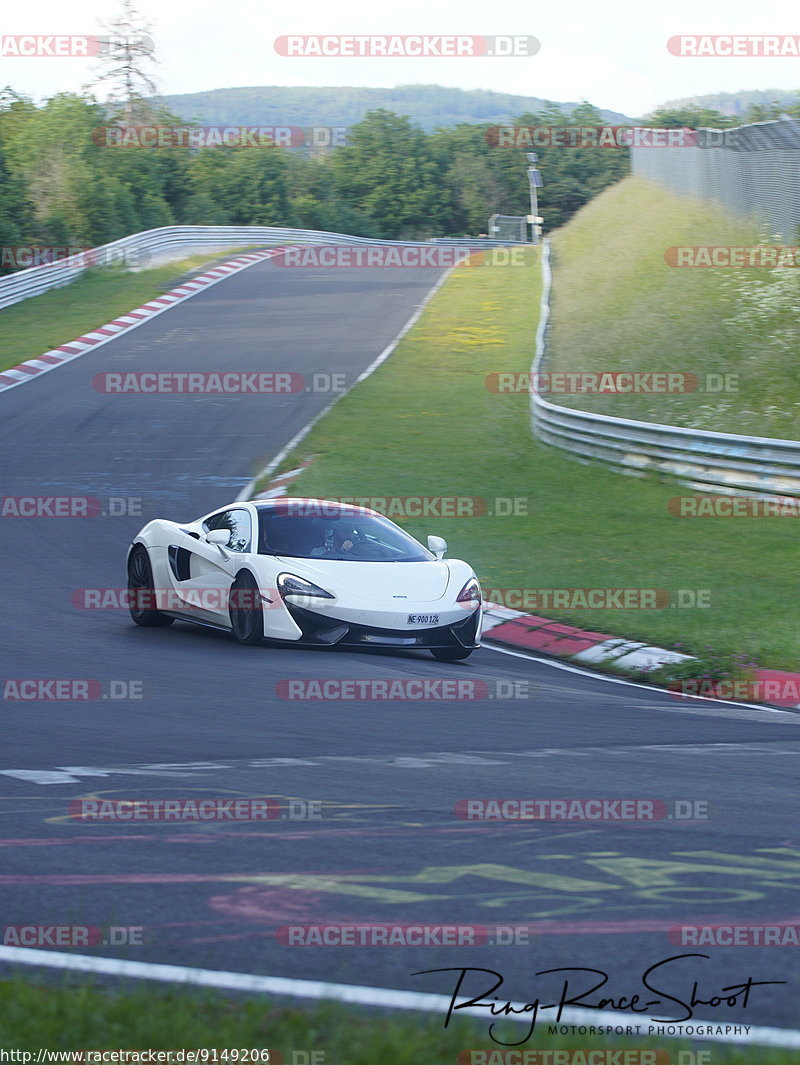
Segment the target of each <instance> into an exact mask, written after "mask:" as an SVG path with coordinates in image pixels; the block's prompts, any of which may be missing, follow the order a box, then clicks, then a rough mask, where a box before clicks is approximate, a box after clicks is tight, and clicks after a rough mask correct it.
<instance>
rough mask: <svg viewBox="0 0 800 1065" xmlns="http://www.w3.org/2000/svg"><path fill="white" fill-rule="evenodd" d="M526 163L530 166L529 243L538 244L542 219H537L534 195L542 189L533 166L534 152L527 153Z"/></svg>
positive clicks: (540, 176) (536, 158)
mask: <svg viewBox="0 0 800 1065" xmlns="http://www.w3.org/2000/svg"><path fill="white" fill-rule="evenodd" d="M526 155H527V157H528V162H529V163H530V164H531V165H530V166H529V167H528V184H529V186H530V190H531V213H530V215H529V216H528V221H529V222H530V224H531V242H532V243H533V244H538V243H539V233H540V232H541V230H540V228H539V227H540V226H541V224H542V221H543V219H541V218H540V217H539V200H538V197H537V194H536V190H537V189H540V188H541V187H542V175H541V174H540V173H539V171H538V170H537V169H536V167H535V166H534V165H533V164H534V163H535V162H536V161H537V160H538V158H539V156H538V155H537V154H536V152H527V153H526Z"/></svg>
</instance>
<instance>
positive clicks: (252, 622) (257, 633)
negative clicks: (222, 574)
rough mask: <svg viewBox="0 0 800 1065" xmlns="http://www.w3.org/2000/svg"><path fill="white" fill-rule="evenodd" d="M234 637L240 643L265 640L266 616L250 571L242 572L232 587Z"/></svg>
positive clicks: (231, 610) (229, 609) (231, 613)
mask: <svg viewBox="0 0 800 1065" xmlns="http://www.w3.org/2000/svg"><path fill="white" fill-rule="evenodd" d="M228 612H229V614H230V619H231V628H232V629H233V635H234V636H235V637H236V639H237V640H238V641H239V643H246V644H257V643H261V641H262V640H263V639H264V615H263V614H262V612H261V596H260V595H259V594H258V584H257V583H256V579H255V577H254V576H253V574H252V573H250V572H249V570H242V572H241V573H240V574H239V575H238V576H237V577H236V579H235V580H234V582H233V584H232V585H231V601H230V605H229V607H228Z"/></svg>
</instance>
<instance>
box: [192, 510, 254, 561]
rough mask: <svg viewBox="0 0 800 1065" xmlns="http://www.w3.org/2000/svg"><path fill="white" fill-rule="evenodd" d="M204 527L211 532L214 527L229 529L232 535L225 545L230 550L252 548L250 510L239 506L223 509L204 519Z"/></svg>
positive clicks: (247, 549)
mask: <svg viewBox="0 0 800 1065" xmlns="http://www.w3.org/2000/svg"><path fill="white" fill-rule="evenodd" d="M203 528H204V529H205V531H206V532H211V531H212V530H213V529H227V530H228V531H229V532H230V536H229V537H228V542H227V544H225V545H224V546H225V547H226V548H227V549H228V550H229V551H249V550H250V541H251V539H252V535H253V528H252V522H251V521H250V511H249V510H240V509H238V508H236V509H235V510H223V511H221V513H219V514H214V515H213V517H211V518H209V519H208V520H207V521H204V522H203Z"/></svg>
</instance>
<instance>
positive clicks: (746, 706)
mask: <svg viewBox="0 0 800 1065" xmlns="http://www.w3.org/2000/svg"><path fill="white" fill-rule="evenodd" d="M481 647H482V648H484V649H485V650H487V651H498V652H499V653H500V654H502V655H511V656H512V657H513V658H525V659H527V660H528V661H529V662H539V663H540V664H541V665H543V666H552V667H553V669H563V670H564V671H565V672H567V673H577V674H578V675H579V676H581V677H591V678H592V679H594V680H603V681H605V682H606V684H625V685H627V687H629V688H641V689H642V690H643V691H646V692H650V694H651V695H659V694H660V695H669V692H668V690H667V689H666V688H657V687H656V686H655V685H653V684H641V683H640V682H639V681H636V680H628V679H627V678H626V677H609V676H608V674H607V673H595V672H594V670H591V669H586V668H585V667H580V666H573V665H568V664H567V663H566V662H559V661H557V660H556V659H553V658H540V657H539V656H538V655H535V654H532V653H529V652H526V651H517V650H513V649H512V648H510V647H498V646H497V645H495V644H490V643H482V644H481ZM680 699H681V700H683V699H699V700H701V701H702V702H713V703H714V705H715V706H716V705H717V704H718V705H719V706H739V707H741V708H742V709H743V710H763V711H765V712H766V713H768V714H782V715H783V716H784V717H798V715H797V714H796V713H795V712H793V711H792V710H779V709H777V707H774V706H765V705H764V704H763V703H736V702H734V701H733V700H732V699H709V698H708V696H707V695H690V694H689V693H688V692H686V693H681V696H680ZM676 701H677V698H676Z"/></svg>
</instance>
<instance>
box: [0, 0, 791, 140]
mask: <svg viewBox="0 0 800 1065" xmlns="http://www.w3.org/2000/svg"><path fill="white" fill-rule="evenodd" d="M135 6H136V7H137V9H138V10H139V11H140V12H141V13H142V15H143V16H144V17H145V18H146V19H147V21H149V22H150V23H151V24H152V26H153V29H154V33H153V38H154V41H155V46H156V56H157V58H158V64H157V65H156V66H155V67H154V75H155V79H156V82H157V84H158V88H159V91H160V92H161V93H163V94H165V95H172V94H177V93H189V92H200V91H205V90H208V89H218V88H229V87H233V86H258V85H308V86H373V87H384V88H391V87H394V86H396V85H409V84H420V83H422V84H439V85H444V86H448V87H455V88H461V89H491V90H494V91H497V92H508V93H516V94H519V95H523V96H538V97H542V98H544V99H548V100H556V101H565V102H566V101H580V100H587V101H589V103H591V104H594V105H595V106H596V107H600V108H608V109H609V110H613V111H619V112H622V113H623V114H626V115H628V116H630V117H640V116H643V115H645V114H647V113H648V112H649V111H652V110H653V109H654V108H655V107H657V106H658V105H660V104H662V103H664V102H666V101H668V100H673V99H677V98H680V97H685V96H694V95H696V94H703V93H716V92H721V91H727V92H737V91H740V90H742V89H783V90H788V91H794V90H795V89H798V88H800V58H798V57H794V58H792V57H788V56H780V57H779V56H775V57H767V58H764V57H744V56H741V57H720V56H714V57H689V56H675V55H672V54H670V52H669V50H668V48H667V41H668V40H669V38H670V37H672V36H676V35H689V34H743V35H747V34H778V35H792V34H793V33H794V34H795V36H796V38H800V19H798V17H797V15H796V10H797V9H796V7H795V6H794V5H789V4H788V3H786V2H780V0H760V2H759V3H757V4H747V5H745V4H744V3H742V0H738V2H737V0H704V2H703V4H702V5H701V4H699V3H698V2H697V0H672V2H671V3H670V4H669V5H666V4H661V5H657V6H656V7H654V8H652V9H649V10H648V9H645V8H644V7H643V6H642V3H641V0H606V2H605V3H602V4H601V3H598V2H597V0H594V2H589V0H569V2H568V3H563V2H562V3H550V4H546V3H542V4H536V5H534V4H531V5H529V6H523V5H521V4H519V2H518V0H491V2H479V0H403V4H402V10H401V9H400V8H399V6H398V8H397V9H394V10H392V9H383V10H381V9H380V8H379V6H378V5H376V4H375V3H374V0H369V2H368V0H337V2H336V3H335V4H334V3H331V2H330V0H325V2H323V0H298V2H295V3H285V4H280V5H279V4H275V3H269V2H265V0H227V2H224V3H223V2H220V0H161V2H160V3H157V2H156V0H135ZM120 9H121V0H70V3H68V4H65V3H64V2H63V0H31V2H30V3H29V4H24V5H13V6H12V5H9V6H8V7H7V8H6V11H5V13H4V18H3V22H2V26H0V33H1V34H2V35H3V36H5V35H10V34H71V35H80V34H98V33H102V31H103V27H104V26H105V27H107V26H108V23H109V22H110V20H111V19H113V18H114V17H115V15H117V14H118V13H119V10H120ZM289 34H305V35H319V34H430V35H440V34H452V35H465V34H466V35H468V34H482V35H493V36H494V35H507V36H533V37H535V38H536V39H537V40H538V41H539V42H540V48H539V51H538V52H537V53H536V54H535V55H532V56H507V57H504V58H495V57H486V56H460V57H426V58H424V59H423V58H416V57H408V56H403V57H400V56H396V57H384V58H366V57H364V58H362V57H344V56H342V57H314V56H311V57H305V56H304V57H297V56H283V55H279V54H278V53H277V51H276V49H275V44H274V42H275V39H276V38H278V37H280V36H283V35H289ZM97 70H98V63H97V61H96V60H95V61H92V60H88V61H87V60H85V59H82V58H77V57H27V58H24V57H20V58H6V57H0V88H2V87H3V86H6V85H9V86H11V87H12V88H13V89H14V90H15V91H16V92H18V93H21V94H23V95H26V96H30V97H32V98H34V99H35V100H37V101H40V100H42V99H44V98H46V97H48V96H51V95H53V94H54V93H57V92H65V91H80V89H81V86H82V85H84V84H86V83H87V82H88V81H90V80H91V78H92V76H93V74H94V73H96V72H97ZM269 118H270V121H275V122H280V121H281V119H280V116H269Z"/></svg>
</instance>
